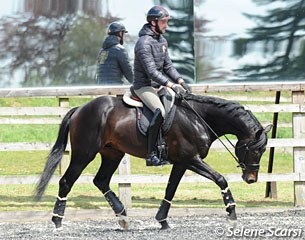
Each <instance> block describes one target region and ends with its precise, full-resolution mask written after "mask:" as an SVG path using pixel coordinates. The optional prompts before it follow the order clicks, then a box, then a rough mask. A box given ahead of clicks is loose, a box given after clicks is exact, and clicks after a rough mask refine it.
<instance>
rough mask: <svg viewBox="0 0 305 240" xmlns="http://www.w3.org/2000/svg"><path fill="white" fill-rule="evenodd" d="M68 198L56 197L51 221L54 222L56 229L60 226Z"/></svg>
mask: <svg viewBox="0 0 305 240" xmlns="http://www.w3.org/2000/svg"><path fill="white" fill-rule="evenodd" d="M67 199H68V198H66V197H65V198H60V197H59V196H58V197H57V199H56V202H55V206H54V210H53V217H52V222H53V223H54V224H55V227H56V229H60V228H61V222H62V219H63V218H64V215H65V208H66V203H67Z"/></svg>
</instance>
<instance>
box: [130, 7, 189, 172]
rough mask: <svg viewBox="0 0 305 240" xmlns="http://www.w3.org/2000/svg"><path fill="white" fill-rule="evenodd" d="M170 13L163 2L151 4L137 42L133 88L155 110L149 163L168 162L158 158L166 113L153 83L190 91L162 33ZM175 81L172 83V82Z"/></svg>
mask: <svg viewBox="0 0 305 240" xmlns="http://www.w3.org/2000/svg"><path fill="white" fill-rule="evenodd" d="M169 19H170V15H169V14H168V11H167V10H166V9H164V8H163V7H160V6H154V7H152V8H151V9H150V10H149V11H148V13H147V22H148V23H146V24H144V26H143V27H142V29H141V30H140V32H139V39H138V41H137V43H136V45H135V51H134V52H135V60H134V81H133V88H134V92H135V93H136V94H137V96H138V97H139V98H140V99H141V100H142V101H143V103H144V104H145V105H146V106H147V107H148V108H149V109H150V110H151V111H152V112H153V113H154V116H153V118H152V119H153V120H152V121H151V124H150V126H149V128H148V150H147V163H148V165H154V166H159V165H165V164H168V162H167V161H166V160H162V159H159V157H158V156H157V153H156V151H155V146H156V142H157V139H158V135H159V132H160V127H161V125H162V123H163V120H164V118H165V117H166V113H165V109H164V106H163V105H162V103H161V101H160V99H159V96H158V94H157V91H158V89H156V88H154V87H153V86H154V85H156V84H157V85H161V86H166V87H168V88H171V89H172V90H173V91H174V92H175V93H176V94H177V95H181V94H183V93H184V92H185V91H189V92H190V91H191V89H190V87H189V86H188V85H187V84H186V83H185V82H184V80H183V79H182V77H181V75H180V74H179V73H178V71H177V70H176V69H175V68H174V66H173V64H172V61H171V59H170V57H169V55H168V51H167V49H168V44H167V41H166V39H165V38H164V37H163V35H162V34H163V33H165V31H166V28H167V27H168V21H169ZM172 81H173V82H174V83H173V82H172Z"/></svg>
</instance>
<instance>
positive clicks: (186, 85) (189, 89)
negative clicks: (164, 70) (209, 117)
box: [181, 82, 192, 93]
mask: <svg viewBox="0 0 305 240" xmlns="http://www.w3.org/2000/svg"><path fill="white" fill-rule="evenodd" d="M181 86H182V87H183V88H184V89H185V90H186V92H187V93H192V88H191V87H190V86H189V85H188V84H187V83H186V82H182V83H181Z"/></svg>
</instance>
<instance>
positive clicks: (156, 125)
mask: <svg viewBox="0 0 305 240" xmlns="http://www.w3.org/2000/svg"><path fill="white" fill-rule="evenodd" d="M162 123H163V117H162V114H161V111H160V109H159V108H157V110H156V111H155V112H154V116H153V118H152V120H151V123H150V125H149V128H148V131H147V135H148V136H147V143H148V144H147V159H146V165H147V166H162V165H166V164H170V163H169V162H168V161H165V160H163V161H162V159H159V157H158V155H157V151H156V143H157V139H158V136H159V133H160V128H161V125H162Z"/></svg>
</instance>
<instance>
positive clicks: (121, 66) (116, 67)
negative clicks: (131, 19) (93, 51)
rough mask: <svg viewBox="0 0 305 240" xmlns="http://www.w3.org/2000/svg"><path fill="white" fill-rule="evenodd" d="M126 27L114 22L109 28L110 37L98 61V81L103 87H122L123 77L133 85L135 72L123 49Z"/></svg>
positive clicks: (100, 52)
mask: <svg viewBox="0 0 305 240" xmlns="http://www.w3.org/2000/svg"><path fill="white" fill-rule="evenodd" d="M125 33H127V30H126V28H125V26H124V25H123V24H122V23H120V22H113V23H111V24H110V25H109V27H108V36H107V37H106V39H105V40H104V42H103V47H102V48H101V49H100V51H99V53H98V56H97V61H98V69H97V74H96V81H97V83H98V84H103V85H121V84H123V83H124V81H123V76H124V77H125V78H126V79H127V80H128V81H129V82H130V83H131V82H132V81H133V71H132V67H131V64H130V62H129V57H128V53H127V51H126V49H125V48H124V47H123V44H124V35H125Z"/></svg>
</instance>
